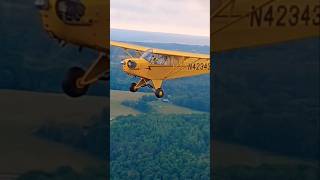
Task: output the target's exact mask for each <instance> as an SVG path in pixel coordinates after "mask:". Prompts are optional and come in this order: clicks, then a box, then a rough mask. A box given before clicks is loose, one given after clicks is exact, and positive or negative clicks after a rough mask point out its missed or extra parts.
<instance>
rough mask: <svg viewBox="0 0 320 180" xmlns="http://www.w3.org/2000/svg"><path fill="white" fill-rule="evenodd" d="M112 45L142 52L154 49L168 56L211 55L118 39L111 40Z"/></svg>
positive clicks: (198, 57)
mask: <svg viewBox="0 0 320 180" xmlns="http://www.w3.org/2000/svg"><path fill="white" fill-rule="evenodd" d="M110 45H111V46H115V47H120V48H123V49H127V50H135V51H140V52H145V51H148V50H150V49H151V50H152V53H153V54H159V55H167V56H175V57H177V56H178V57H185V58H197V59H209V58H210V56H209V55H207V54H198V53H189V52H183V51H171V50H165V49H157V48H149V47H144V46H139V45H134V44H129V43H123V42H116V41H110Z"/></svg>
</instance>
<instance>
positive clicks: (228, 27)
mask: <svg viewBox="0 0 320 180" xmlns="http://www.w3.org/2000/svg"><path fill="white" fill-rule="evenodd" d="M109 3H110V2H109V0H36V1H35V5H36V7H37V8H38V9H39V11H40V14H41V17H42V18H41V19H42V24H43V28H44V29H45V30H46V31H47V32H48V34H49V35H50V37H52V38H54V39H57V40H58V41H59V43H60V45H61V46H64V45H65V44H67V43H70V44H74V45H77V46H79V47H80V49H81V48H82V47H88V48H92V49H95V50H97V52H98V53H99V56H98V58H97V60H96V61H95V62H94V63H93V64H92V66H90V67H89V68H88V69H87V70H86V71H85V70H83V69H81V68H79V67H73V68H71V69H70V70H69V72H68V73H67V76H66V78H65V80H64V81H63V83H62V88H63V90H64V92H65V93H66V94H68V95H69V96H71V97H79V96H81V95H83V94H85V93H86V92H87V90H88V87H89V85H91V84H93V83H95V82H97V81H98V80H100V79H108V76H109V67H110V61H109V59H108V56H106V55H109V22H110V21H109V18H110V17H109V10H110V6H109ZM210 26H211V27H210V28H211V44H212V48H211V49H212V51H213V52H214V53H217V52H221V51H228V50H232V49H237V48H243V47H256V46H261V45H266V44H274V43H279V42H284V41H289V40H295V39H303V38H308V37H319V28H320V3H319V1H318V0H303V1H302V0H214V1H213V2H212V3H211V17H210ZM143 50H144V51H140V52H146V51H147V49H143ZM153 53H154V54H157V53H155V52H153ZM167 56H168V55H167ZM169 56H171V55H169ZM172 57H175V56H172ZM180 58H183V56H181V57H180ZM188 58H190V57H188ZM180 62H182V61H180ZM128 72H129V71H128ZM136 73H137V72H136ZM159 76H160V75H159ZM162 78H163V79H165V78H166V77H165V75H163V77H162ZM138 84H139V83H138ZM155 84H157V85H156V87H161V86H160V85H159V84H161V83H157V82H155Z"/></svg>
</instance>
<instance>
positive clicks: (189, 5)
mask: <svg viewBox="0 0 320 180" xmlns="http://www.w3.org/2000/svg"><path fill="white" fill-rule="evenodd" d="M110 5H111V9H110V10H111V11H110V21H111V28H120V29H132V30H143V31H153V32H168V33H178V34H192V35H205V36H209V34H210V29H209V27H210V1H209V0H111V2H110Z"/></svg>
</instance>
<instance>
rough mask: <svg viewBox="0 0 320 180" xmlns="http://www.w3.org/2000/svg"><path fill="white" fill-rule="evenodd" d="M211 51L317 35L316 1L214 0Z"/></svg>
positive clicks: (319, 7) (319, 11) (318, 9)
mask: <svg viewBox="0 0 320 180" xmlns="http://www.w3.org/2000/svg"><path fill="white" fill-rule="evenodd" d="M211 9H212V12H211V17H210V18H211V23H210V24H211V44H212V46H213V51H214V52H220V51H227V50H232V49H237V48H243V47H255V46H260V45H267V44H274V43H278V42H285V41H289V40H295V39H303V38H308V37H319V32H320V2H319V1H318V0H303V1H302V0H214V1H213V3H211Z"/></svg>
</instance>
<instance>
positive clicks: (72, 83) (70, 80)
mask: <svg viewBox="0 0 320 180" xmlns="http://www.w3.org/2000/svg"><path fill="white" fill-rule="evenodd" d="M84 74H85V71H84V70H83V69H81V68H79V67H72V68H70V69H69V70H68V72H67V74H66V77H65V79H64V80H63V82H62V90H63V92H64V93H66V94H67V95H68V96H70V97H80V96H82V95H84V94H86V93H87V91H88V89H89V85H86V86H84V87H81V88H80V87H79V86H78V85H77V81H78V79H79V78H81V77H83V75H84Z"/></svg>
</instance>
